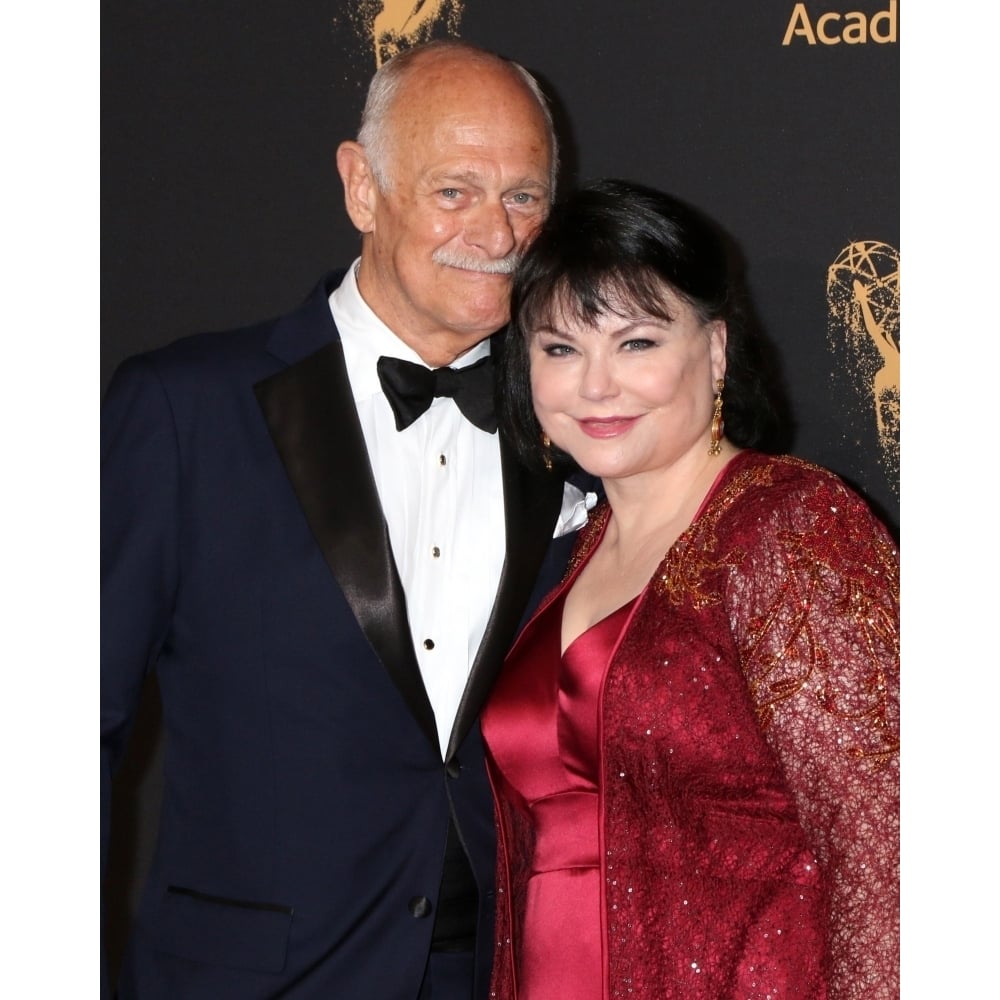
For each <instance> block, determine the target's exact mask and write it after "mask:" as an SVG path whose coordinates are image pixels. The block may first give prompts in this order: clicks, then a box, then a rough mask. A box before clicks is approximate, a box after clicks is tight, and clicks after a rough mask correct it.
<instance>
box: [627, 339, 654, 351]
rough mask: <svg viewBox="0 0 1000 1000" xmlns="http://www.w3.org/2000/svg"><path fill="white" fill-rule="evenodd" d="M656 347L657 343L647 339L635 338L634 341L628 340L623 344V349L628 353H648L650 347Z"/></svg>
mask: <svg viewBox="0 0 1000 1000" xmlns="http://www.w3.org/2000/svg"><path fill="white" fill-rule="evenodd" d="M655 346H656V342H655V341H652V340H648V339H647V338H645V337H635V338H633V339H632V340H626V341H625V342H624V343H623V344H622V348H623V349H624V350H626V351H647V350H649V348H650V347H655Z"/></svg>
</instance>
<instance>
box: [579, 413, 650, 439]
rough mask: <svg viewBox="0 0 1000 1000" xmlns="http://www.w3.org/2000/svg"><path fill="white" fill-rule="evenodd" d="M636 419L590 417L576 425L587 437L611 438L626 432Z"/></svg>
mask: <svg viewBox="0 0 1000 1000" xmlns="http://www.w3.org/2000/svg"><path fill="white" fill-rule="evenodd" d="M638 419H639V418H638V417H600V418H597V417H590V418H588V419H586V420H578V421H577V423H578V424H579V425H580V430H582V431H583V433H584V434H586V435H587V437H592V438H613V437H618V436H619V435H620V434H624V433H625V432H626V431H628V430H629V429H630V428H631V427H632V425H633V424H634V423H635V422H636V421H637V420H638Z"/></svg>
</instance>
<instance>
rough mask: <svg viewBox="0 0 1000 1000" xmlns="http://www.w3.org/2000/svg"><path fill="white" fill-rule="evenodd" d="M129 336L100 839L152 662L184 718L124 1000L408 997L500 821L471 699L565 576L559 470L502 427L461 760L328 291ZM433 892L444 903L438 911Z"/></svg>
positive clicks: (107, 419) (105, 629)
mask: <svg viewBox="0 0 1000 1000" xmlns="http://www.w3.org/2000/svg"><path fill="white" fill-rule="evenodd" d="M338 280H339V275H331V276H330V277H329V278H328V279H327V280H326V282H324V283H323V284H321V285H320V286H319V287H318V288H317V289H316V291H315V292H314V293H313V294H312V295H311V296H310V298H309V299H308V300H307V301H306V302H305V303H304V304H303V305H302V306H301V307H300V308H299V309H298V310H296V311H295V312H293V313H291V314H289V315H287V316H284V317H282V318H280V319H278V320H276V321H271V322H268V323H263V324H260V325H258V326H255V327H251V328H248V329H244V330H240V331H235V332H229V333H221V334H202V335H198V336H195V337H190V338H187V339H185V340H181V341H178V342H177V343H175V344H172V345H170V346H168V347H165V348H163V349H160V350H156V351H153V352H150V353H148V354H145V355H140V356H137V357H135V358H132V359H130V360H128V361H126V362H125V363H124V364H123V365H122V366H121V367H120V369H119V370H118V372H117V373H116V375H115V377H114V378H113V380H112V383H111V385H110V386H109V388H108V391H107V392H106V394H105V400H104V403H103V406H102V535H101V550H102V552H101V554H102V629H101V647H102V681H101V747H102V816H103V818H102V852H104V851H106V844H107V836H108V829H107V822H108V816H109V808H108V806H109V801H110V782H111V776H112V774H113V772H114V769H115V766H116V764H117V762H118V760H119V759H120V757H121V754H122V750H123V748H124V745H125V742H126V740H127V737H128V733H129V728H130V723H131V720H132V717H133V714H134V711H135V707H136V703H137V699H138V697H139V693H140V689H141V686H142V684H143V680H144V677H145V675H146V673H147V672H148V671H150V670H153V669H154V668H155V670H156V674H157V680H158V683H159V688H160V694H161V702H162V706H163V725H164V729H165V739H166V748H165V762H164V798H163V805H162V814H161V822H160V831H159V837H158V841H157V846H156V852H155V857H154V860H153V863H152V867H151V873H150V876H149V880H148V883H147V885H146V886H145V888H144V891H143V895H142V898H141V903H140V905H139V910H138V914H137V917H136V921H135V925H134V928H133V932H132V936H131V940H130V943H129V947H128V950H127V954H126V957H125V961H124V969H123V973H122V979H121V984H120V996H121V997H122V998H123V1000H128V998H133V997H139V998H140V1000H158V998H170V1000H181V998H183V1000H197V998H211V1000H228V998H233V1000H254V998H277V997H288V998H293V1000H294V998H299V1000H307V998H320V997H322V998H324V1000H331V998H338V1000H339V998H345V1000H355V998H356V1000H366V998H374V1000H414V998H415V997H416V994H417V990H418V987H419V984H420V982H421V978H422V975H423V970H424V965H425V962H426V960H427V956H428V949H429V942H430V936H431V930H432V924H433V904H434V901H435V899H436V895H437V892H438V889H439V885H440V881H441V872H442V864H443V858H444V850H445V840H446V833H447V829H448V823H449V814H450V813H451V814H453V816H454V818H455V822H456V824H457V828H458V831H459V833H460V836H461V839H462V842H463V844H464V846H465V848H466V851H467V853H468V855H469V858H470V860H471V862H472V867H473V870H474V872H475V875H476V879H477V882H478V885H479V889H480V904H479V905H480V922H479V926H480V934H479V944H478V951H477V963H476V965H477V973H476V975H477V997H485V996H486V994H487V989H488V974H489V963H490V957H491V954H492V946H493V941H492V937H493V934H492V919H493V906H494V900H493V879H494V864H495V841H494V830H493V815H492V806H491V804H490V795H489V789H488V785H487V779H486V776H485V771H484V768H483V761H482V747H481V740H480V732H479V724H478V720H477V716H478V713H479V710H480V708H481V706H482V704H483V700H484V698H485V697H486V694H487V692H488V691H489V688H490V685H491V683H492V681H493V679H494V677H495V676H496V674H497V672H498V670H499V668H500V665H501V662H502V659H503V656H504V654H505V653H506V651H507V649H508V647H509V646H510V644H511V642H512V640H513V637H514V634H515V631H516V629H517V627H518V625H519V623H520V622H521V621H522V619H523V616H524V614H525V612H526V610H527V609H528V607H529V606H530V605H532V604H534V603H536V602H537V599H538V597H539V596H540V594H541V592H542V591H544V590H545V589H546V588H547V586H548V585H550V584H551V583H554V582H555V579H556V577H557V576H558V575H559V573H560V572H561V570H562V564H563V563H564V562H565V555H566V552H567V551H568V541H569V540H568V539H567V540H565V541H566V543H567V544H566V545H563V546H560V545H559V544H558V543H556V544H553V543H552V542H551V538H552V532H553V528H554V525H555V521H556V518H557V515H558V511H559V508H560V502H561V497H562V483H561V481H558V480H557V479H556V478H555V477H546V476H535V475H534V474H532V473H529V472H527V471H525V470H524V469H523V468H522V467H520V466H519V465H517V463H516V462H515V461H514V460H513V457H512V455H511V454H510V453H509V452H508V449H507V448H506V445H505V443H504V441H503V439H502V438H501V448H502V460H503V481H504V502H505V510H506V527H507V555H506V562H505V564H504V568H503V574H502V579H501V582H500V588H499V592H498V595H497V599H496V603H495V606H494V608H493V612H492V616H491V618H490V621H489V626H488V629H487V632H486V636H485V638H484V639H483V642H482V646H481V648H480V650H479V653H478V655H477V657H476V660H475V663H474V664H473V666H472V670H471V675H470V678H469V682H468V686H467V688H466V691H465V694H464V697H463V700H462V703H461V707H460V710H459V713H458V717H457V719H456V721H455V725H454V729H453V731H452V734H451V740H450V744H449V749H448V753H447V756H446V759H445V760H442V759H441V752H440V749H439V745H438V737H437V732H436V729H435V725H434V718H433V713H432V710H431V706H430V702H429V701H428V698H427V695H426V693H425V691H424V687H423V684H422V681H421V677H420V672H419V669H418V667H417V662H416V658H415V655H414V652H413V648H412V643H411V637H410V632H409V628H408V625H407V620H406V605H405V600H404V595H403V591H402V587H401V584H400V580H399V577H398V574H397V571H396V568H395V564H394V561H393V557H392V552H391V548H390V544H389V536H388V531H387V528H386V525H385V522H384V519H383V516H382V513H381V508H380V505H379V500H378V497H377V495H376V491H375V485H374V480H373V477H372V473H371V470H370V466H369V463H368V459H367V452H366V449H365V444H364V440H363V437H362V433H361V429H360V426H359V423H358V420H357V417H356V413H355V409H354V405H353V400H352V397H351V392H350V388H349V384H348V381H347V374H346V370H345V368H344V360H343V351H342V348H341V344H340V339H339V335H338V333H337V330H336V327H335V325H334V322H333V319H332V316H331V314H330V310H329V305H328V302H327V297H328V295H329V293H330V291H331V290H332V288H333V287H335V285H336V284H337V282H338ZM423 900H426V901H429V902H430V904H431V907H430V912H429V913H428V912H427V910H428V907H427V906H426V904H425V903H424V902H423Z"/></svg>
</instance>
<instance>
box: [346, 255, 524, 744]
mask: <svg viewBox="0 0 1000 1000" xmlns="http://www.w3.org/2000/svg"><path fill="white" fill-rule="evenodd" d="M356 268H357V262H355V265H354V266H353V267H352V268H351V269H350V270H349V271H348V272H347V275H346V277H345V278H344V281H343V283H342V284H341V285H340V287H339V288H337V289H336V290H335V291H334V292H333V294H332V295H331V296H330V309H331V311H332V313H333V319H334V322H336V324H337V329H338V330H339V331H340V336H341V340H342V341H343V345H344V358H345V361H346V363H347V374H348V377H349V379H350V382H351V392H352V394H353V396H354V403H355V405H356V407H357V411H358V417H359V419H360V421H361V429H362V431H363V433H364V437H365V444H366V445H367V447H368V457H369V460H370V461H371V466H372V470H373V472H374V474H375V484H376V486H377V488H378V494H379V498H380V500H381V502H382V511H383V513H384V515H385V519H386V522H387V524H388V526H389V540H390V542H391V544H392V553H393V556H394V557H395V560H396V567H397V569H398V570H399V575H400V578H401V580H402V583H403V589H404V591H405V593H406V610H407V617H408V619H409V623H410V632H411V634H412V636H413V646H414V649H415V650H416V654H417V662H418V664H419V665H420V672H421V674H422V676H423V681H424V687H425V688H426V690H427V695H428V697H429V698H430V702H431V706H432V707H433V709H434V717H435V719H436V721H437V729H438V740H439V742H440V744H441V754H442V757H443V756H444V754H445V752H446V750H447V746H448V740H449V737H450V735H451V729H452V724H453V723H454V721H455V714H456V712H457V711H458V705H459V702H460V701H461V698H462V692H463V691H464V690H465V684H466V681H467V679H468V676H469V669H470V667H471V666H472V663H473V661H474V660H475V657H476V653H477V651H478V650H479V644H480V642H481V641H482V638H483V634H484V633H485V631H486V623H487V622H488V620H489V617H490V613H491V612H492V610H493V602H494V599H495V597H496V592H497V585H498V583H499V581H500V572H501V569H502V568H503V562H504V556H505V548H506V538H505V528H504V506H503V480H502V476H501V469H500V445H499V440H498V437H497V435H496V434H488V433H487V432H486V431H482V430H480V429H479V428H478V427H475V426H474V425H473V424H471V423H469V421H468V420H466V419H465V417H463V416H462V414H461V412H460V411H459V409H458V407H457V406H456V405H455V401H454V400H453V399H450V398H447V397H441V398H438V399H435V400H434V401H433V403H432V404H431V407H430V409H429V410H428V411H427V412H426V413H424V414H423V415H422V416H420V417H419V418H418V419H417V420H416V421H414V422H413V423H412V424H411V425H410V426H409V427H407V428H406V429H405V430H402V431H397V430H396V424H395V421H394V418H393V414H392V409H391V408H390V406H389V403H388V401H387V399H386V397H385V394H384V393H383V392H382V386H381V385H380V383H379V380H378V372H377V371H376V367H375V366H376V363H377V361H378V359H379V357H381V356H382V355H385V356H387V357H395V358H402V359H404V360H405V361H413V362H415V363H417V364H424V362H423V361H422V360H421V359H420V357H419V356H418V355H417V353H416V352H415V351H413V350H412V349H411V348H410V347H408V346H407V345H406V344H404V343H403V342H402V341H401V340H400V339H399V338H398V337H397V336H396V335H395V334H394V333H393V332H392V331H391V330H390V329H389V328H388V327H387V326H386V325H385V324H384V323H383V322H382V321H381V320H380V319H379V318H378V317H377V316H376V315H375V313H374V312H372V310H371V309H370V308H369V307H368V305H367V304H366V303H365V301H364V299H362V297H361V293H360V292H359V291H358V285H357V279H356ZM489 353H490V348H489V342H488V341H484V342H483V343H481V344H478V345H476V347H474V348H473V349H472V350H471V351H469V352H468V353H467V354H464V355H462V357H461V358H459V359H458V361H456V362H455V363H454V365H453V366H452V367H455V368H462V367H465V366H466V365H470V364H472V363H473V362H475V361H478V360H479V359H480V358H482V357H485V356H486V355H488V354H489ZM343 489H345V490H349V489H351V483H347V482H345V483H344V484H343Z"/></svg>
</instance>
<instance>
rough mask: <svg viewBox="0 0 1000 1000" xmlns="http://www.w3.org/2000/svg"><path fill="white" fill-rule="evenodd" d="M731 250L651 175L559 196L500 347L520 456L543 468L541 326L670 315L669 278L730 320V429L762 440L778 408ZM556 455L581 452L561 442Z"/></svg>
mask: <svg viewBox="0 0 1000 1000" xmlns="http://www.w3.org/2000/svg"><path fill="white" fill-rule="evenodd" d="M731 257H732V253H731V250H730V247H729V245H728V244H727V241H726V239H725V237H724V234H723V233H722V232H721V231H720V230H719V229H718V228H717V227H716V226H715V224H714V223H712V222H711V221H710V220H709V219H708V218H707V217H705V216H704V215H702V214H701V213H700V212H698V211H697V210H696V209H695V208H693V207H692V206H690V205H687V204H685V203H684V202H682V201H680V200H679V199H677V198H675V197H673V196H672V195H669V194H666V193H664V192H662V191H657V190H655V189H653V188H650V187H646V186H645V185H642V184H637V183H634V182H630V181H624V180H602V181H597V182H595V183H593V184H590V185H588V186H586V187H584V188H581V189H580V190H578V191H576V192H574V193H572V194H570V195H568V196H567V197H566V198H565V199H564V200H562V201H561V202H559V203H557V204H556V205H555V206H554V207H553V209H552V211H551V213H550V214H549V217H548V219H547V220H546V222H545V223H544V225H543V226H542V228H541V229H540V230H539V232H538V235H537V236H536V237H535V239H534V241H533V242H532V243H531V245H530V246H529V248H528V250H527V251H526V252H525V254H524V257H523V259H522V261H521V263H520V264H519V266H518V269H517V271H516V273H515V275H514V282H513V289H512V296H511V323H510V327H509V329H508V332H507V336H506V337H505V338H504V343H503V346H502V350H501V351H500V352H498V353H499V365H500V370H499V376H500V377H499V379H498V386H499V396H498V402H497V407H498V414H499V418H500V423H501V427H502V428H503V430H504V432H505V433H506V434H507V435H508V437H509V439H510V440H511V442H512V443H513V444H514V446H515V448H516V449H517V452H518V454H519V455H520V456H521V458H522V460H523V461H525V462H526V463H527V464H529V465H532V466H534V467H536V468H537V467H539V466H540V465H542V464H543V463H544V461H545V458H546V453H545V451H544V449H543V448H542V443H541V427H540V425H539V423H538V420H537V418H536V417H535V411H534V407H533V405H532V401H531V373H530V365H529V355H528V345H529V340H530V337H531V335H532V333H533V332H534V331H535V330H537V329H539V328H540V327H543V326H553V325H555V324H554V323H553V320H554V319H555V315H556V312H557V311H558V314H559V315H560V316H562V317H566V318H572V319H575V320H578V321H580V322H583V323H585V324H588V325H589V324H595V323H596V322H597V320H598V319H599V317H600V316H601V315H602V314H604V313H608V312H612V313H617V314H619V315H623V316H625V315H628V316H629V317H632V316H635V315H636V314H637V313H638V314H645V315H649V316H657V317H660V318H662V319H672V318H673V317H672V316H671V315H670V312H669V309H668V305H667V302H666V301H665V299H664V295H663V290H664V288H665V287H666V288H669V289H670V290H671V291H672V292H673V293H674V294H676V295H678V296H680V297H681V298H682V299H683V300H684V301H685V302H687V303H688V304H689V305H690V306H691V307H692V308H693V309H694V311H695V313H696V314H697V315H698V317H699V319H701V321H702V322H705V323H707V322H711V321H712V320H724V321H725V323H726V328H727V339H726V384H725V390H724V393H723V401H724V417H725V434H726V437H727V438H728V439H729V440H730V441H732V442H733V443H734V444H736V445H737V446H739V447H743V448H750V447H763V446H764V444H765V442H766V440H767V438H768V436H769V435H770V434H771V432H772V431H773V429H774V427H775V425H776V422H777V418H776V412H775V409H774V407H773V405H772V403H771V401H770V400H769V397H768V393H767V391H766V389H765V385H764V364H763V356H762V353H761V345H760V343H759V342H758V341H757V339H756V338H755V337H754V335H753V332H752V330H751V327H750V324H749V313H748V310H747V309H746V308H745V302H744V298H743V295H742V291H741V288H740V287H738V284H737V281H736V279H735V268H734V266H733V265H732V263H731ZM548 457H549V458H550V459H551V460H552V461H554V462H558V463H561V464H564V465H565V464H571V462H572V460H571V459H570V458H569V456H568V455H565V454H564V453H562V452H560V451H559V450H558V449H556V448H554V447H553V448H552V449H551V451H550V453H549V455H548Z"/></svg>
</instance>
